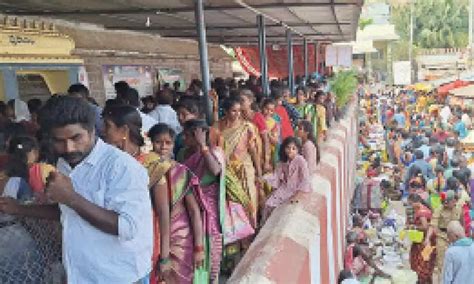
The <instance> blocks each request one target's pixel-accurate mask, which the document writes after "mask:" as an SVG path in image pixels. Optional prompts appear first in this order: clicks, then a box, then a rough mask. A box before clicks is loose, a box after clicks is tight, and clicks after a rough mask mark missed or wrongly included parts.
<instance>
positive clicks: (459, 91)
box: [449, 85, 474, 99]
mask: <svg viewBox="0 0 474 284" xmlns="http://www.w3.org/2000/svg"><path fill="white" fill-rule="evenodd" d="M449 93H450V94H451V95H453V96H455V97H462V98H469V99H474V85H469V86H465V87H460V88H456V89H453V90H451V91H449Z"/></svg>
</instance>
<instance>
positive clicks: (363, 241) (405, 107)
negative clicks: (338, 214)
mask: <svg viewBox="0 0 474 284" xmlns="http://www.w3.org/2000/svg"><path fill="white" fill-rule="evenodd" d="M359 103H360V110H361V113H360V125H359V131H360V133H359V148H360V151H361V157H360V159H361V161H360V163H359V166H360V171H359V172H360V173H361V179H360V183H359V186H358V187H357V190H356V194H355V197H354V212H353V214H354V215H353V222H352V229H351V231H350V232H349V234H348V236H347V245H348V247H347V251H346V254H345V270H344V271H343V272H342V273H341V282H342V280H344V279H350V278H355V279H357V281H361V282H363V281H368V279H371V277H373V275H374V274H373V273H375V275H382V276H384V277H393V275H394V274H390V275H387V271H386V270H384V268H383V267H381V265H383V264H384V260H390V258H393V259H395V260H397V257H398V256H397V255H395V256H394V255H393V254H391V253H392V252H393V251H394V249H392V248H389V249H387V251H388V252H387V253H386V254H385V249H386V247H385V246H384V248H383V253H382V255H380V254H377V253H376V251H377V248H376V247H377V241H375V242H374V241H373V240H374V239H378V238H377V237H376V236H373V235H372V236H369V235H370V233H369V232H370V229H369V228H371V227H372V226H374V227H377V232H378V234H379V237H380V236H381V235H383V234H381V233H380V229H381V230H382V231H384V230H385V232H390V230H391V227H394V228H396V227H397V226H398V227H399V228H398V230H399V231H400V232H402V231H403V234H402V235H405V236H407V239H409V241H408V243H407V242H403V240H402V237H401V236H402V235H400V238H398V237H396V238H395V239H397V242H398V243H396V242H395V243H393V244H391V246H393V247H395V246H397V247H398V246H400V247H402V249H400V251H402V252H403V251H404V250H405V249H406V250H408V251H409V252H408V253H407V261H408V262H409V264H408V267H407V269H409V270H410V269H411V271H413V272H414V273H416V276H417V281H418V283H438V282H437V281H439V283H445V284H448V283H472V282H473V280H472V278H471V277H472V275H474V244H473V239H472V238H473V237H474V223H473V222H472V220H473V219H474V211H473V210H472V209H473V208H474V207H473V203H472V202H473V200H472V196H473V193H474V175H473V170H474V152H473V151H474V148H473V147H472V146H474V139H473V138H474V136H472V134H474V132H472V130H473V127H474V125H473V121H472V111H473V109H472V106H470V105H468V104H467V103H466V104H465V105H456V104H453V102H452V101H451V100H450V97H449V96H446V95H443V94H438V93H437V92H436V90H435V91H433V92H430V93H426V92H417V91H413V90H407V89H400V88H396V89H384V90H382V91H378V92H373V91H372V92H371V91H369V90H366V89H364V88H361V89H360V90H359ZM377 137H378V138H380V141H381V143H377V141H375V140H376V139H377ZM362 174H363V175H362ZM397 202H400V204H402V209H403V210H401V211H399V212H398V213H399V215H400V216H406V218H405V220H403V219H402V220H397V217H389V216H387V215H389V214H392V216H399V215H397V214H396V213H395V212H396V210H392V209H390V210H389V209H387V208H388V207H390V206H392V205H393V204H395V203H397ZM403 205H404V206H403ZM400 226H403V228H400ZM389 229H390V230H389ZM393 231H394V230H392V232H393ZM406 232H409V235H408V234H405V233H406ZM389 236H390V235H389ZM381 237H382V238H383V237H384V236H381ZM389 240H390V238H389ZM369 244H370V245H369ZM374 244H375V245H374ZM379 245H380V243H379ZM369 246H370V248H371V249H369V248H368V247H369ZM403 247H405V248H403ZM381 250H382V249H381ZM389 254H390V255H389ZM382 256H383V258H382ZM392 256H393V257H392ZM380 258H382V260H381V259H380ZM398 259H400V258H398ZM380 260H381V261H380ZM387 262H388V261H385V263H387ZM401 267H403V266H402V265H401ZM367 268H372V269H371V270H372V272H369V271H370V269H367ZM408 276H409V273H408V272H407V273H405V274H404V275H402V277H408ZM355 279H352V280H350V281H356V280H355ZM347 281H349V280H347ZM404 283H405V282H404ZM407 283H409V282H407Z"/></svg>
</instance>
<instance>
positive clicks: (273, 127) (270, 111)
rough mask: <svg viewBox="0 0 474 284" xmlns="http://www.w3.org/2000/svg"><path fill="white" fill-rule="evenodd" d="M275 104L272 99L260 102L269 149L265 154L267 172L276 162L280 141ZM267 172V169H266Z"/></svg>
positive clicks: (279, 126) (279, 127) (279, 125)
mask: <svg viewBox="0 0 474 284" xmlns="http://www.w3.org/2000/svg"><path fill="white" fill-rule="evenodd" d="M275 107H276V102H275V101H274V100H272V99H265V100H263V102H262V114H263V116H264V118H265V131H264V135H266V136H267V138H266V139H267V141H268V142H269V144H270V145H269V146H270V148H269V149H268V152H266V153H265V155H264V159H265V165H268V164H269V165H270V168H268V170H269V171H271V170H273V169H274V167H275V166H276V164H277V162H278V148H279V143H280V140H281V135H280V129H281V124H280V122H278V121H277V120H276V119H275V118H274V115H275ZM266 170H267V168H266Z"/></svg>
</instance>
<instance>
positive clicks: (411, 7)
mask: <svg viewBox="0 0 474 284" xmlns="http://www.w3.org/2000/svg"><path fill="white" fill-rule="evenodd" d="M414 2H415V0H410V46H409V49H408V60H409V61H410V67H411V68H410V80H411V82H413V79H414V76H413V75H414V70H413V22H414V19H413V10H414V5H413V4H414Z"/></svg>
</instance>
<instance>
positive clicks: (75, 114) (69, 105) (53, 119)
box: [39, 96, 95, 132]
mask: <svg viewBox="0 0 474 284" xmlns="http://www.w3.org/2000/svg"><path fill="white" fill-rule="evenodd" d="M94 122H95V112H94V110H93V109H92V107H91V106H90V105H89V104H88V103H87V102H86V101H85V100H83V99H80V98H76V97H70V96H54V97H51V98H50V99H49V100H48V101H47V102H46V104H45V105H44V106H43V108H42V109H41V110H40V113H39V123H40V125H41V129H42V130H43V131H46V132H50V131H51V130H52V129H54V128H59V127H64V126H66V125H70V124H80V125H81V126H82V127H83V128H84V129H86V130H88V131H90V132H91V131H92V130H94Z"/></svg>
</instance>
